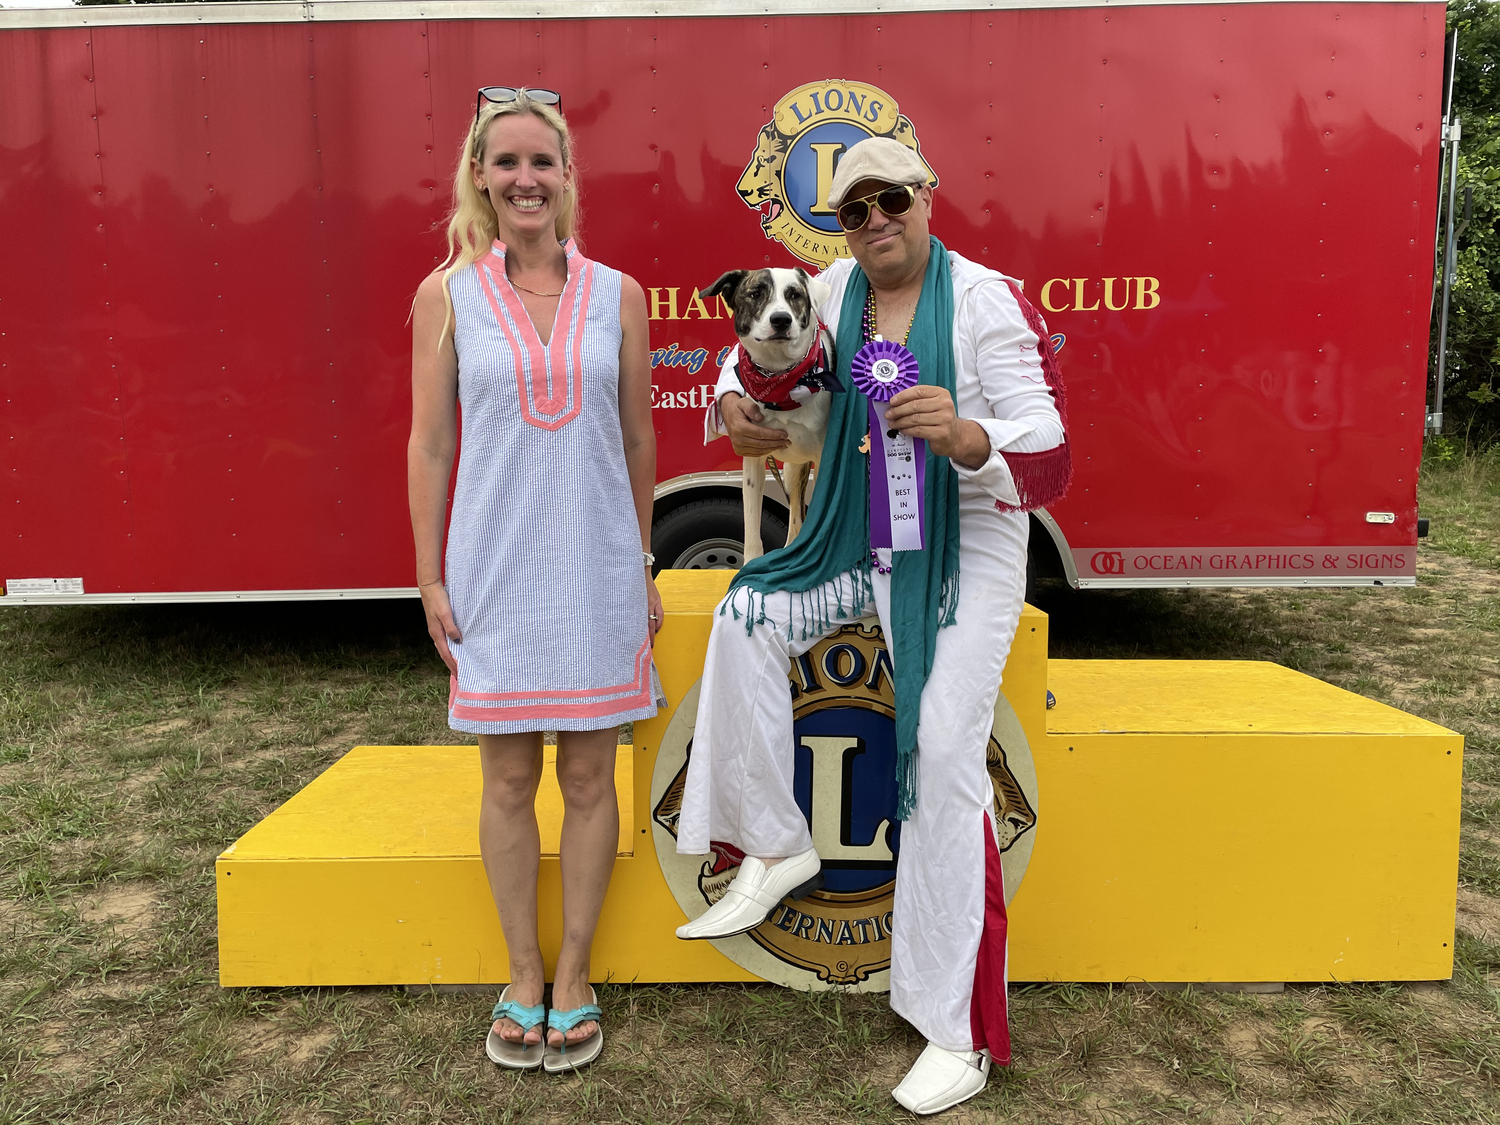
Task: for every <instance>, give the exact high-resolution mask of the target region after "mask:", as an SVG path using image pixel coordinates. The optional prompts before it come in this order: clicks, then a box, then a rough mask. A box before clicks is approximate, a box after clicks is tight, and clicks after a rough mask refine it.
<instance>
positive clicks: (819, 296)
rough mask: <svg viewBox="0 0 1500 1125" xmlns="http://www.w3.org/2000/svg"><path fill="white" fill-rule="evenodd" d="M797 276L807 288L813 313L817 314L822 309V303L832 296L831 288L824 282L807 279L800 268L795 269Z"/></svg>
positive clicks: (804, 272)
mask: <svg viewBox="0 0 1500 1125" xmlns="http://www.w3.org/2000/svg"><path fill="white" fill-rule="evenodd" d="M797 276H798V277H800V278H801V279H802V284H803V285H805V286H807V295H808V296H809V297H810V298H812V306H813V312H817V311H818V310H819V309H821V308H822V307H823V302H825V301H826V300H828V298H829V297H832V296H833V286H831V285H829V284H828V283H827V282H826V281H819V280H818V279H817V278H815V277H809V276H808V274H807V271H806V270H805V269H803V268H802V267H801V266H798V267H797Z"/></svg>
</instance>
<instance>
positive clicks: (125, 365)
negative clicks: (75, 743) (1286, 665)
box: [0, 0, 1444, 605]
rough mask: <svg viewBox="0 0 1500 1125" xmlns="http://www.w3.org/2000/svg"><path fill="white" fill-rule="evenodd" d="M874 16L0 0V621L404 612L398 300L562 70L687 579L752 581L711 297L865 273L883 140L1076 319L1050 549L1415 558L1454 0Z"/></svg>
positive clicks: (1407, 563) (1204, 559)
mask: <svg viewBox="0 0 1500 1125" xmlns="http://www.w3.org/2000/svg"><path fill="white" fill-rule="evenodd" d="M888 7H889V6H888V5H885V4H880V3H876V2H870V0H826V2H825V3H823V4H821V5H816V6H814V5H808V4H802V3H797V2H793V0H758V2H757V3H754V4H750V3H739V2H727V3H708V2H699V0H676V2H673V0H656V2H651V3H647V2H644V0H598V2H595V3H590V4H588V5H576V4H567V3H558V2H552V0H533V2H531V3H524V4H523V3H519V2H504V0H502V2H494V3H442V2H439V3H362V2H352V0H331V2H330V0H309V2H299V3H243V4H184V5H153V6H142V7H89V8H75V9H63V10H54V11H0V215H3V219H4V236H3V240H0V400H3V409H4V413H3V438H0V446H3V454H4V459H3V464H0V511H3V513H4V516H3V520H0V579H3V580H4V582H5V596H4V598H3V603H4V604H11V605H14V604H27V603H34V602H38V601H47V602H52V603H55V602H59V601H76V602H107V601H146V600H165V601H188V600H203V599H239V598H291V597H372V596H396V595H406V594H413V593H415V591H414V589H413V585H414V575H413V563H412V549H411V536H410V529H409V523H408V520H407V515H406V489H405V442H406V434H407V427H408V422H409V409H410V399H409V389H408V388H409V369H410V358H409V349H410V329H409V326H408V322H407V314H408V309H409V305H410V301H411V297H412V294H413V292H414V290H415V287H416V283H417V281H418V280H419V279H420V278H421V277H422V276H423V275H424V274H425V273H426V272H427V271H428V270H429V269H431V268H432V266H433V265H434V264H435V263H436V262H438V261H439V260H440V258H441V256H442V246H441V237H440V231H441V227H442V223H443V220H444V216H445V211H446V207H447V204H448V194H449V184H450V183H451V179H452V174H453V164H454V159H455V156H456V152H457V147H458V143H459V140H460V138H461V136H462V134H463V132H464V130H465V129H466V127H467V124H468V122H469V121H470V120H471V115H472V113H473V107H474V91H475V88H476V87H477V86H479V85H482V84H489V83H506V84H513V85H514V84H533V85H541V86H547V87H551V88H553V89H557V90H560V91H562V92H563V94H564V97H565V106H564V108H565V110H566V112H567V114H568V117H569V119H570V121H571V122H572V123H573V126H574V129H575V131H576V133H577V144H578V150H579V154H580V159H581V162H582V176H581V182H582V189H583V194H582V201H583V205H584V211H585V217H584V222H583V236H584V240H585V243H586V247H587V250H588V252H589V254H590V256H592V257H596V258H599V259H600V260H603V261H606V262H609V263H610V264H613V265H616V266H619V267H620V268H622V269H624V270H626V271H627V272H629V273H631V274H632V275H634V276H635V277H636V278H637V280H639V281H640V282H641V284H642V285H644V286H645V287H646V288H647V292H648V294H649V298H650V305H651V316H652V346H653V348H654V349H655V350H654V351H653V354H652V362H653V367H654V370H655V373H656V379H655V383H656V387H655V402H654V406H655V415H656V420H657V429H658V435H659V450H660V453H659V467H660V487H659V489H658V499H657V508H656V516H657V527H656V553H657V555H658V557H659V558H660V559H661V560H662V561H663V562H664V563H665V564H666V565H680V566H693V565H726V564H728V565H732V564H733V563H734V562H735V561H737V553H736V552H737V550H738V544H737V541H738V539H739V532H738V528H739V518H740V517H739V510H740V509H739V488H738V479H739V460H738V458H736V457H735V456H734V454H733V452H732V450H731V449H730V448H729V446H728V443H727V442H724V441H719V442H716V443H714V444H711V445H708V446H705V445H704V444H703V441H702V412H703V406H704V401H705V395H706V394H707V393H708V391H709V388H711V386H712V384H713V382H714V379H715V363H716V359H717V356H718V355H719V353H720V351H721V349H723V348H724V347H725V346H726V345H728V344H730V343H731V342H732V332H731V327H730V323H729V320H728V318H727V317H726V316H725V315H724V309H723V308H722V306H720V305H718V304H717V302H709V301H705V300H703V299H702V297H701V295H700V290H701V289H702V288H703V287H705V286H706V285H707V284H708V283H709V282H711V281H712V280H713V279H714V278H715V277H717V276H718V275H719V274H720V273H721V272H722V271H723V270H725V269H729V268H733V267H737V266H745V265H756V264H765V263H772V264H781V265H790V264H794V263H796V262H798V261H801V262H804V263H807V264H810V265H819V264H824V263H826V262H827V261H830V260H832V258H833V257H835V256H837V255H839V254H843V253H847V248H846V247H844V245H843V242H842V239H841V238H840V237H839V236H838V234H837V229H836V226H835V224H834V223H833V219H832V216H831V214H829V213H827V212H826V210H824V209H822V208H821V207H820V206H819V205H818V201H819V199H820V198H821V194H820V193H819V191H818V187H819V185H820V184H826V178H827V177H829V176H831V175H832V170H833V168H834V167H835V166H836V162H837V159H838V157H839V155H840V153H841V152H842V151H843V150H844V149H845V148H846V147H847V146H848V145H850V144H852V143H854V142H855V141H857V140H859V139H861V138H862V137H864V136H867V135H872V134H876V133H886V134H890V135H894V136H897V137H898V138H900V139H902V140H904V141H905V142H906V143H908V144H912V145H916V146H919V148H920V151H921V153H922V154H923V156H924V157H925V158H926V159H927V160H928V161H929V163H930V164H931V166H932V167H933V168H934V169H935V170H936V172H937V174H938V176H939V186H938V191H937V208H936V213H935V217H934V221H933V228H934V231H935V233H937V234H938V235H939V236H940V237H941V238H943V239H944V240H945V241H946V242H947V244H948V245H949V246H950V247H952V248H954V249H956V250H958V251H959V252H961V253H962V254H964V255H966V256H968V257H970V258H973V259H975V260H977V261H979V262H983V263H986V264H989V265H992V266H994V267H996V268H998V269H1001V270H1003V271H1004V272H1006V273H1008V274H1011V275H1013V276H1015V277H1017V278H1020V279H1024V282H1025V287H1026V291H1027V293H1028V294H1029V295H1030V296H1031V299H1032V301H1033V302H1034V303H1035V304H1036V305H1037V306H1038V307H1039V308H1040V309H1042V310H1043V313H1044V315H1045V316H1046V317H1047V319H1048V325H1049V328H1050V330H1051V331H1052V332H1054V333H1055V334H1056V338H1057V339H1058V340H1059V342H1060V344H1061V346H1062V361H1063V368H1064V373H1065V377H1066V380H1067V384H1068V390H1069V396H1070V404H1071V415H1072V427H1073V433H1072V442H1073V449H1074V456H1075V463H1076V470H1077V471H1076V476H1075V480H1074V484H1073V488H1072V491H1071V492H1070V493H1069V495H1068V496H1067V498H1066V499H1065V500H1064V501H1063V502H1062V503H1060V504H1058V505H1057V506H1056V507H1055V508H1053V509H1052V510H1051V511H1049V512H1039V513H1037V517H1036V522H1035V524H1034V535H1033V545H1034V547H1035V548H1036V550H1035V551H1034V554H1036V555H1037V557H1038V559H1039V561H1040V562H1041V563H1042V565H1043V566H1044V567H1045V566H1048V565H1050V566H1052V567H1054V568H1055V569H1056V570H1057V572H1059V573H1062V574H1064V575H1066V577H1067V578H1068V579H1069V580H1070V581H1071V582H1073V583H1074V584H1076V585H1078V586H1091V587H1102V586H1139V585H1166V586H1183V585H1271V584H1282V585H1341V584H1357V583H1385V584H1391V585H1410V584H1412V583H1413V582H1414V581H1415V554H1416V552H1415V543H1416V537H1417V511H1416V473H1417V464H1418V457H1419V453H1420V447H1421V439H1422V430H1423V420H1424V413H1425V388H1426V365H1427V354H1428V349H1427V338H1428V323H1429V314H1430V307H1431V293H1432V280H1433V260H1432V250H1433V231H1434V223H1435V210H1436V205H1437V196H1438V178H1439V177H1438V171H1439V167H1438V166H1439V160H1440V152H1441V147H1442V141H1441V128H1442V83H1443V38H1444V8H1443V5H1442V4H1439V3H1422V2H1393V3H1350V2H1342V3H1321V2H1293V3H1276V4H1270V3H1158V4H1150V3H1146V4H1130V3H1125V4H1121V3H1108V4H1103V5H1089V4H1087V3H1078V2H1073V0H1009V2H1003V0H1002V2H996V3H989V4H984V3H967V4H964V3H942V2H924V0H914V2H910V3H905V4H903V5H902V6H901V8H902V10H901V11H899V12H894V11H890V10H888ZM580 10H584V11H586V12H587V14H586V15H584V16H581V17H580V16H577V15H575V13H577V12H579V11H580ZM773 515H774V512H773Z"/></svg>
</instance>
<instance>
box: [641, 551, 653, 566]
mask: <svg viewBox="0 0 1500 1125" xmlns="http://www.w3.org/2000/svg"><path fill="white" fill-rule="evenodd" d="M641 560H642V563H643V565H645V566H655V565H656V556H655V555H653V554H652V553H651V552H650V551H642V552H641Z"/></svg>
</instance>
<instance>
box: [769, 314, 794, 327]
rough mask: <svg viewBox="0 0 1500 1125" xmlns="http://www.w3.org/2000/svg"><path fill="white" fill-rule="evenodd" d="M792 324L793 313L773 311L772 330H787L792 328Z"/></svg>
mask: <svg viewBox="0 0 1500 1125" xmlns="http://www.w3.org/2000/svg"><path fill="white" fill-rule="evenodd" d="M791 326H792V314H791V313H784V312H779V313H772V314H771V330H772V331H773V332H785V331H787V330H788V329H790V328H791Z"/></svg>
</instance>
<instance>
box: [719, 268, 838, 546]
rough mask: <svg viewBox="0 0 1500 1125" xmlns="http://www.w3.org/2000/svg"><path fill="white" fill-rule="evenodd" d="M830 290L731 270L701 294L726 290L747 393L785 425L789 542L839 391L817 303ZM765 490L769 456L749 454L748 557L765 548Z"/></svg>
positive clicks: (766, 415)
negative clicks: (762, 524) (833, 394)
mask: <svg viewBox="0 0 1500 1125" xmlns="http://www.w3.org/2000/svg"><path fill="white" fill-rule="evenodd" d="M830 293H831V290H830V289H829V287H828V286H827V285H825V284H824V283H823V282H821V281H818V280H816V279H815V278H812V277H809V276H808V275H807V271H805V270H802V269H790V270H788V269H760V270H730V271H729V272H728V273H726V274H725V275H724V276H723V277H721V278H719V280H718V281H716V282H714V283H713V285H711V286H710V287H709V288H707V289H705V290H704V291H703V296H704V297H713V296H716V295H719V296H722V297H723V298H724V302H725V303H726V304H727V305H728V306H729V307H730V308H731V309H733V310H734V334H735V336H737V337H738V338H739V342H740V355H739V363H738V368H737V373H738V375H739V379H740V383H741V385H742V386H743V387H744V388H745V395H746V397H747V398H749V399H751V400H752V401H753V402H755V403H756V405H758V406H759V407H760V410H761V421H760V425H762V426H766V427H769V428H771V429H776V430H784V431H785V432H786V435H787V437H788V438H789V439H790V440H791V444H790V445H788V446H786V448H784V449H782V450H780V451H778V453H777V458H778V460H780V461H782V462H783V463H784V464H785V466H786V472H785V475H784V478H783V479H784V482H785V484H786V491H787V501H788V506H789V508H790V509H791V515H790V519H789V520H788V523H787V535H786V541H787V542H788V543H790V542H791V541H792V540H793V539H794V538H796V535H797V532H798V531H799V530H800V529H801V527H802V511H803V507H804V505H805V504H806V502H807V498H808V496H809V495H810V493H811V489H810V487H809V481H810V477H811V474H812V472H813V471H814V470H815V469H816V468H817V466H818V462H819V460H821V458H822V456H823V435H824V434H825V433H826V432H827V430H828V411H829V405H830V404H829V399H828V394H827V393H826V392H829V391H837V390H841V389H842V387H841V386H840V384H839V381H838V376H837V375H835V374H834V362H833V337H832V336H831V335H829V333H828V330H827V329H826V328H824V327H823V325H822V323H821V322H820V321H819V320H818V306H819V305H821V304H822V303H823V302H824V301H826V300H827V299H828V297H829V294H830ZM765 490H766V464H765V458H764V457H746V458H745V474H744V497H745V558H746V559H747V560H749V559H753V558H758V557H759V556H760V555H761V554H763V553H764V546H763V545H762V543H761V539H760V511H761V504H762V501H763V499H764V496H765Z"/></svg>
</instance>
